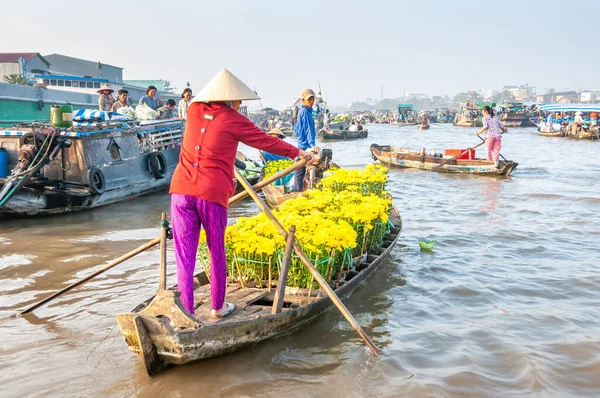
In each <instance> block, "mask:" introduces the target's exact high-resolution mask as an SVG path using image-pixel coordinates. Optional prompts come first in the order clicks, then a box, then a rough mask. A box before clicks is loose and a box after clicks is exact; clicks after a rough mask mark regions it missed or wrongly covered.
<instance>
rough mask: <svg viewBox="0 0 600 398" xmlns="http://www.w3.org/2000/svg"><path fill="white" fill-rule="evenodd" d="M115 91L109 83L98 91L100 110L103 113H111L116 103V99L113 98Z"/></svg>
mask: <svg viewBox="0 0 600 398" xmlns="http://www.w3.org/2000/svg"><path fill="white" fill-rule="evenodd" d="M114 91H115V90H113V89H112V88H110V86H109V85H108V83H104V84H103V85H102V86H101V87H100V90H98V91H97V93H98V94H100V97H98V109H100V110H101V111H108V112H110V110H111V109H112V106H113V104H114V103H115V97H113V95H112V93H114Z"/></svg>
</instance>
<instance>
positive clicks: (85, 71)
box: [44, 54, 123, 83]
mask: <svg viewBox="0 0 600 398" xmlns="http://www.w3.org/2000/svg"><path fill="white" fill-rule="evenodd" d="M44 58H46V59H47V60H48V62H50V73H51V74H54V75H68V76H82V77H93V78H97V79H107V80H108V81H109V82H111V83H123V68H121V67H119V66H113V65H108V64H104V63H102V62H100V61H88V60H85V59H80V58H75V57H68V56H66V55H60V54H50V55H45V56H44Z"/></svg>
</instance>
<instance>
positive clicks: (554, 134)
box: [539, 130, 565, 137]
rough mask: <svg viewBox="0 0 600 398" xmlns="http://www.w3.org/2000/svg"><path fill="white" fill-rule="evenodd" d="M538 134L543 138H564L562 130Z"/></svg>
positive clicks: (544, 131)
mask: <svg viewBox="0 0 600 398" xmlns="http://www.w3.org/2000/svg"><path fill="white" fill-rule="evenodd" d="M539 134H540V135H541V136H544V137H564V136H565V133H563V131H562V130H549V131H546V130H540V131H539Z"/></svg>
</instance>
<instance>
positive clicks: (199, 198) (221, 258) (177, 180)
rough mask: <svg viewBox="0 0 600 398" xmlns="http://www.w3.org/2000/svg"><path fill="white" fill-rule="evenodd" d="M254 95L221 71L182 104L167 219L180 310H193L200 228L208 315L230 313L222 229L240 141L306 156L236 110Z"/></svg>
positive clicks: (273, 150)
mask: <svg viewBox="0 0 600 398" xmlns="http://www.w3.org/2000/svg"><path fill="white" fill-rule="evenodd" d="M255 99H259V97H258V96H257V95H256V93H255V92H254V91H252V90H251V89H250V88H249V87H248V86H246V85H245V84H244V83H242V82H241V81H240V80H239V79H238V78H237V77H235V76H234V75H233V74H232V73H231V72H229V71H228V70H227V69H223V70H222V71H221V72H220V73H218V74H217V75H216V76H215V77H214V78H213V79H212V80H211V81H210V82H209V83H208V84H207V85H206V86H205V87H204V88H203V89H202V90H201V91H200V92H199V93H198V94H197V95H196V96H195V97H194V98H193V99H192V102H191V104H190V106H189V108H188V112H187V119H186V128H185V135H184V137H183V145H182V147H181V153H180V155H179V164H178V165H177V167H176V169H175V172H174V173H173V177H172V181H171V188H170V191H169V192H170V194H171V223H172V225H173V241H174V245H173V246H174V249H175V260H176V262H177V284H178V290H179V291H180V292H181V296H180V298H181V302H182V304H183V306H184V307H185V309H186V310H187V311H188V312H189V313H191V314H193V313H194V278H193V277H194V267H195V264H196V256H197V250H198V239H199V236H200V229H201V228H204V230H205V232H206V242H207V245H208V251H209V253H210V264H211V265H210V292H211V298H212V311H211V315H212V316H213V317H223V316H225V315H227V314H229V313H231V312H232V311H233V310H234V308H235V306H234V305H233V304H228V303H225V289H226V287H227V283H226V282H227V267H226V263H227V259H226V257H225V227H226V226H227V206H228V200H229V198H230V197H231V195H232V194H233V193H234V192H235V182H234V171H233V167H234V162H235V156H236V152H237V147H238V144H239V143H240V142H242V143H244V144H246V145H249V146H251V147H254V148H257V149H259V150H263V151H268V152H271V153H275V154H278V155H282V156H287V157H289V158H295V157H296V156H307V155H308V157H311V155H310V154H309V153H307V152H304V151H302V150H300V149H298V148H296V147H294V146H292V145H290V144H288V143H286V142H285V141H282V140H280V139H279V138H277V137H273V136H269V135H267V134H265V133H264V132H263V131H262V130H261V129H259V128H258V127H257V126H256V125H255V124H254V123H252V121H250V119H248V118H247V117H245V116H244V115H242V114H241V113H239V112H238V110H239V108H240V105H241V103H242V101H243V100H255Z"/></svg>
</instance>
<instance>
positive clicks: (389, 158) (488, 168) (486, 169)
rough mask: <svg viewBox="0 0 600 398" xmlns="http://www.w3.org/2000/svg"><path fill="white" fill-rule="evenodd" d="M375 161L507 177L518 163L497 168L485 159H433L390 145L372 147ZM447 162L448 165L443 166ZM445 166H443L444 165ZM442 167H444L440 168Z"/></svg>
mask: <svg viewBox="0 0 600 398" xmlns="http://www.w3.org/2000/svg"><path fill="white" fill-rule="evenodd" d="M371 154H372V155H373V159H375V160H379V161H380V162H381V163H383V164H384V165H386V166H390V167H402V168H414V169H421V170H430V171H440V172H445V173H460V174H480V175H495V176H498V175H503V176H507V175H509V174H510V173H512V171H513V170H514V169H516V168H517V166H518V163H516V162H513V161H510V160H509V161H500V167H498V168H496V166H495V165H494V162H492V161H491V160H484V159H470V160H469V159H465V160H462V159H452V160H450V161H448V159H449V158H451V157H450V156H445V157H433V156H429V155H427V154H423V153H422V151H410V150H406V149H401V148H396V147H393V146H389V145H377V144H373V145H371ZM444 162H447V163H446V164H443V163H444ZM442 164H443V165H442ZM440 165H442V166H441V167H440Z"/></svg>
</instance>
